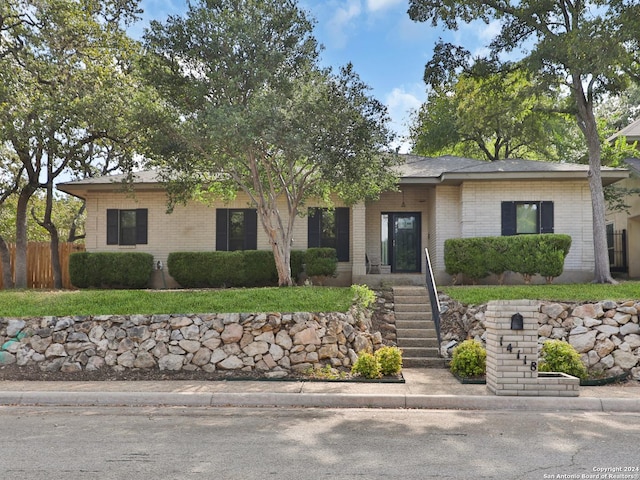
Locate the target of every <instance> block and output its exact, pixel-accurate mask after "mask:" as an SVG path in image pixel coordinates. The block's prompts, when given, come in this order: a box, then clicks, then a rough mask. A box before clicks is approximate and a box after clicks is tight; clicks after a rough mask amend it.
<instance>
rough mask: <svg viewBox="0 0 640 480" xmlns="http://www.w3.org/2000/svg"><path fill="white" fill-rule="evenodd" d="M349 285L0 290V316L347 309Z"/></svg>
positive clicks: (338, 310) (349, 296)
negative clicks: (175, 288)
mask: <svg viewBox="0 0 640 480" xmlns="http://www.w3.org/2000/svg"><path fill="white" fill-rule="evenodd" d="M352 298H353V292H352V291H351V289H349V288H328V287H296V288H252V289H229V290H202V291H189V290H175V291H166V290H165V291H153V290H76V291H39V290H22V291H10V290H3V291H0V317H40V316H48V315H51V316H58V317H59V316H65V315H107V314H119V315H127V314H153V313H158V314H161V313H227V312H238V313H240V312H252V313H254V312H256V313H257V312H330V311H335V312H346V311H347V310H348V309H349V307H350V305H351V300H352Z"/></svg>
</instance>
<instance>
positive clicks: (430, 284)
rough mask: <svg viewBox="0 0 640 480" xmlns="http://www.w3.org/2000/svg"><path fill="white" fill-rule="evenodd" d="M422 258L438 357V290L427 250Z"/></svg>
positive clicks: (439, 341)
mask: <svg viewBox="0 0 640 480" xmlns="http://www.w3.org/2000/svg"><path fill="white" fill-rule="evenodd" d="M424 256H425V258H426V260H427V262H426V264H427V274H426V277H427V278H426V282H427V291H428V292H429V301H430V303H431V314H432V316H433V323H434V325H435V327H436V336H437V338H438V355H439V354H440V344H441V343H442V341H441V339H440V300H439V299H438V290H437V289H436V281H435V280H434V278H433V269H432V268H431V259H430V258H429V249H427V248H425V249H424Z"/></svg>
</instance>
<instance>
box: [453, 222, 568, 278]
mask: <svg viewBox="0 0 640 480" xmlns="http://www.w3.org/2000/svg"><path fill="white" fill-rule="evenodd" d="M570 247H571V237H570V236H569V235H560V234H540V235H514V236H504V237H475V238H453V239H449V240H446V241H445V243H444V263H445V268H446V271H447V273H448V274H449V275H453V276H457V275H464V276H466V277H468V278H470V279H472V280H473V281H474V282H475V281H477V280H479V279H481V278H484V277H486V276H488V275H490V274H496V275H499V276H502V275H503V274H504V273H505V272H508V271H511V272H515V273H520V274H521V275H522V276H523V277H524V279H525V282H526V283H529V282H530V281H531V277H532V276H533V275H536V274H540V275H542V276H543V277H545V278H546V280H547V282H548V283H551V281H552V280H553V278H554V277H558V276H560V275H561V274H562V271H563V269H564V259H565V257H566V256H567V254H568V253H569V249H570Z"/></svg>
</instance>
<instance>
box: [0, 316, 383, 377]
mask: <svg viewBox="0 0 640 480" xmlns="http://www.w3.org/2000/svg"><path fill="white" fill-rule="evenodd" d="M369 325H370V319H369V318H366V317H364V316H362V315H358V314H357V313H356V312H355V311H352V312H350V313H346V314H344V313H326V314H323V313H318V314H314V313H292V314H280V313H271V314H206V315H131V316H126V315H101V316H93V317H92V316H89V317H42V318H31V319H16V318H13V319H12V318H0V345H1V346H0V365H8V364H13V363H15V364H17V365H19V366H25V365H34V364H35V365H38V366H39V367H40V368H41V369H42V370H47V371H63V372H79V371H92V370H98V369H101V368H112V369H114V370H116V371H124V370H125V369H148V368H159V369H160V370H171V371H178V370H204V371H207V372H213V371H216V370H229V371H233V370H236V371H243V372H253V371H258V372H263V373H265V374H266V375H267V376H271V377H278V376H285V375H286V374H287V373H289V372H296V371H304V370H307V369H309V368H319V367H321V366H324V365H331V366H333V367H350V366H351V365H352V364H353V362H355V360H356V358H357V353H358V352H360V351H362V350H366V349H370V350H375V349H376V348H378V347H379V346H381V344H382V337H381V335H380V334H379V333H376V334H372V333H370V331H369Z"/></svg>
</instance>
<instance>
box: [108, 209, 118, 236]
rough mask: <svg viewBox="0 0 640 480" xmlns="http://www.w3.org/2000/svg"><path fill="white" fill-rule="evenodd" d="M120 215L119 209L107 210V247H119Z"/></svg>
mask: <svg viewBox="0 0 640 480" xmlns="http://www.w3.org/2000/svg"><path fill="white" fill-rule="evenodd" d="M119 217H120V214H119V212H118V210H117V209H112V208H109V209H108V210H107V245H118V237H119V235H118V224H119Z"/></svg>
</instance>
